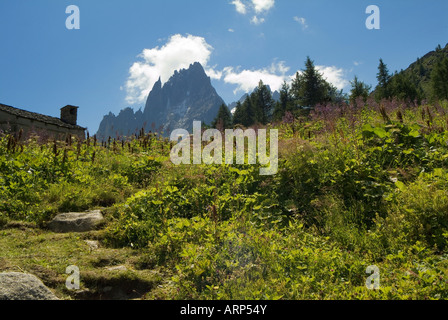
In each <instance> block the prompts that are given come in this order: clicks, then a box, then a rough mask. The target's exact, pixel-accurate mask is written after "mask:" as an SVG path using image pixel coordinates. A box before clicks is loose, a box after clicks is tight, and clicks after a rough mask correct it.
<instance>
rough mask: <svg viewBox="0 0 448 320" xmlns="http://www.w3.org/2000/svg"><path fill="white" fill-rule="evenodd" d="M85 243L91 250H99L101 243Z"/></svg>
mask: <svg viewBox="0 0 448 320" xmlns="http://www.w3.org/2000/svg"><path fill="white" fill-rule="evenodd" d="M85 243H87V245H88V246H89V248H90V250H92V251H93V250H98V248H99V247H100V243H99V241H97V240H85Z"/></svg>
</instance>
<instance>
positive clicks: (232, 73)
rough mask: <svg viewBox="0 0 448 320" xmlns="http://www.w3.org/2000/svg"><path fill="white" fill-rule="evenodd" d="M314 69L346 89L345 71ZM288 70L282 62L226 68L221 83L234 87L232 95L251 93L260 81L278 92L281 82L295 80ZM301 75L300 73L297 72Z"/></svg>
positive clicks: (332, 68) (328, 68)
mask: <svg viewBox="0 0 448 320" xmlns="http://www.w3.org/2000/svg"><path fill="white" fill-rule="evenodd" d="M316 69H317V70H318V71H319V72H320V73H321V74H322V75H323V77H324V78H325V79H326V80H327V81H328V82H330V83H331V84H333V85H334V86H335V87H336V88H338V89H339V90H341V89H344V88H346V87H347V86H348V85H349V83H350V82H349V81H347V80H346V79H345V78H344V76H345V74H346V72H345V70H344V69H342V68H337V67H335V66H316ZM289 71H290V68H289V67H288V66H286V65H285V62H284V61H280V62H275V61H274V62H273V63H272V64H271V65H270V66H269V67H266V68H262V69H255V70H247V69H244V70H240V68H233V67H226V68H224V70H223V72H222V74H223V81H224V82H225V83H228V84H233V85H236V89H235V90H234V94H237V93H238V92H245V93H248V92H251V91H252V90H253V89H254V88H255V87H256V86H258V83H259V81H260V80H262V81H263V83H264V84H266V85H269V86H270V87H271V90H273V91H275V90H280V89H281V87H282V85H283V82H285V81H286V82H287V83H289V84H290V83H291V81H292V80H293V79H294V78H295V74H296V73H294V74H292V75H291V74H289ZM299 73H301V71H299Z"/></svg>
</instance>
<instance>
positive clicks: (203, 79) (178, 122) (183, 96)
mask: <svg viewBox="0 0 448 320" xmlns="http://www.w3.org/2000/svg"><path fill="white" fill-rule="evenodd" d="M222 104H224V100H223V99H222V98H221V97H220V96H219V95H218V94H217V92H216V90H215V88H213V86H212V83H211V79H210V77H208V76H207V74H206V73H205V70H204V68H203V66H202V65H201V64H200V63H199V62H195V63H192V64H191V65H190V66H189V68H188V69H181V70H178V71H175V72H174V74H173V75H172V76H171V77H170V78H169V80H168V81H167V82H166V83H164V84H162V80H161V78H159V80H158V81H157V82H156V83H155V84H154V85H153V88H152V90H151V91H150V93H149V95H148V99H147V101H146V105H145V108H144V111H143V112H141V111H140V112H137V113H134V112H132V113H130V112H129V110H127V109H125V110H126V111H125V112H121V113H120V114H119V115H118V116H114V115H113V116H112V115H108V116H105V117H104V119H103V121H102V122H101V124H100V129H99V130H98V133H97V136H98V138H100V139H107V138H108V137H109V136H112V137H115V136H117V135H119V136H123V135H125V136H129V135H132V134H133V133H136V132H138V131H139V130H140V129H141V128H142V127H144V128H145V130H146V131H162V132H163V133H164V134H165V135H168V134H169V133H170V132H171V131H173V130H175V129H186V130H191V129H192V126H193V121H195V120H197V121H202V122H203V123H206V124H210V123H211V122H212V121H213V120H214V117H215V116H216V114H217V113H218V110H219V107H220V106H221V105H222ZM131 110H132V109H131Z"/></svg>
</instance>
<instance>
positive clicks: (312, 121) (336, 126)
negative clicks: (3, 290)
mask: <svg viewBox="0 0 448 320" xmlns="http://www.w3.org/2000/svg"><path fill="white" fill-rule="evenodd" d="M268 128H275V129H278V130H279V171H278V173H277V174H276V175H273V176H260V174H259V166H258V165H222V166H216V165H180V166H175V165H173V164H172V163H171V161H170V158H169V154H170V150H171V147H172V143H170V142H169V141H168V140H167V139H163V138H160V137H159V136H157V135H154V134H146V133H140V134H139V135H138V136H136V137H134V138H133V139H131V140H126V141H122V140H120V139H110V140H109V141H107V142H104V143H101V142H99V141H96V139H95V138H93V137H89V138H88V139H87V140H85V141H78V140H76V139H68V140H67V141H59V142H54V141H48V142H46V143H43V142H39V139H38V138H37V137H31V138H30V139H28V140H26V141H18V140H17V139H15V138H14V137H13V136H9V135H2V136H1V137H0V272H3V271H20V270H22V271H26V272H30V273H33V274H36V275H37V276H39V277H40V278H41V279H42V281H43V282H44V283H45V284H46V285H47V286H49V287H50V288H51V289H52V290H54V292H55V293H56V294H57V295H58V296H59V297H61V298H63V299H101V298H117V299H167V300H171V299H229V300H235V299H243V300H244V299H265V300H276V299H285V300H296V299H300V300H302V299H305V300H308V299H311V300H319V299H332V300H338V299H350V300H351V299H387V300H395V299H397V300H407V299H418V300H425V299H446V298H448V254H447V246H448V103H447V102H440V103H437V104H422V105H418V106H414V105H406V104H404V103H399V102H397V101H392V102H384V103H382V104H377V103H375V102H373V101H369V102H368V103H367V105H365V106H364V104H358V107H356V105H355V104H352V105H345V104H344V105H342V106H341V107H336V108H328V107H325V106H317V107H316V108H315V109H314V110H313V111H311V113H310V114H307V115H303V114H302V115H300V114H298V115H295V116H294V117H291V116H289V117H285V118H284V120H283V121H280V122H278V123H275V124H271V125H269V126H268ZM97 208H99V209H102V210H103V213H104V215H105V218H106V221H107V223H106V225H105V226H104V228H102V229H100V230H95V231H91V232H88V233H82V234H75V233H73V234H55V233H52V232H50V231H49V230H48V229H47V228H46V225H47V223H48V222H49V221H50V220H51V219H52V218H53V217H54V216H56V215H57V214H58V213H62V212H74V211H75V212H79V211H86V210H90V209H97ZM85 240H97V241H98V242H99V244H100V246H99V248H98V249H92V248H91V247H89V245H88V243H87V242H86V241H85ZM69 265H77V266H78V267H79V268H80V276H81V290H80V291H78V292H77V291H70V290H68V289H67V288H66V287H65V279H66V277H67V275H66V274H65V268H66V267H67V266H69ZM117 266H124V267H123V268H114V267H117ZM369 266H377V267H378V268H379V271H380V288H379V289H376V290H369V289H368V288H367V287H366V281H367V279H368V277H369V276H370V274H368V273H366V269H367V268H368V267H369Z"/></svg>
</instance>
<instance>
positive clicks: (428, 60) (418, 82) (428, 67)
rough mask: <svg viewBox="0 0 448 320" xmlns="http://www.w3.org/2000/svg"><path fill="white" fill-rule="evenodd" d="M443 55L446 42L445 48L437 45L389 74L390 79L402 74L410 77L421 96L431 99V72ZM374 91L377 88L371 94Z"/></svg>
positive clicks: (447, 51) (445, 50)
mask: <svg viewBox="0 0 448 320" xmlns="http://www.w3.org/2000/svg"><path fill="white" fill-rule="evenodd" d="M444 56H445V57H448V44H447V45H446V46H445V48H442V47H440V46H439V47H438V48H437V49H436V50H434V51H430V52H428V53H427V54H425V55H424V56H423V57H421V58H417V59H416V61H415V62H413V63H411V64H410V65H409V67H408V68H406V69H404V70H403V69H402V70H400V71H399V72H396V73H393V74H391V79H390V81H391V82H393V80H394V79H395V78H396V77H398V76H401V75H404V76H405V77H407V78H409V79H411V81H412V82H413V83H414V84H415V86H416V88H417V90H418V91H419V92H420V95H421V96H422V97H424V98H426V99H431V98H432V97H433V89H432V87H431V74H432V71H433V70H434V68H435V66H436V64H437V62H438V61H439V60H440V59H441V58H442V57H444ZM376 92H377V89H375V90H374V91H373V92H372V96H375V94H376Z"/></svg>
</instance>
